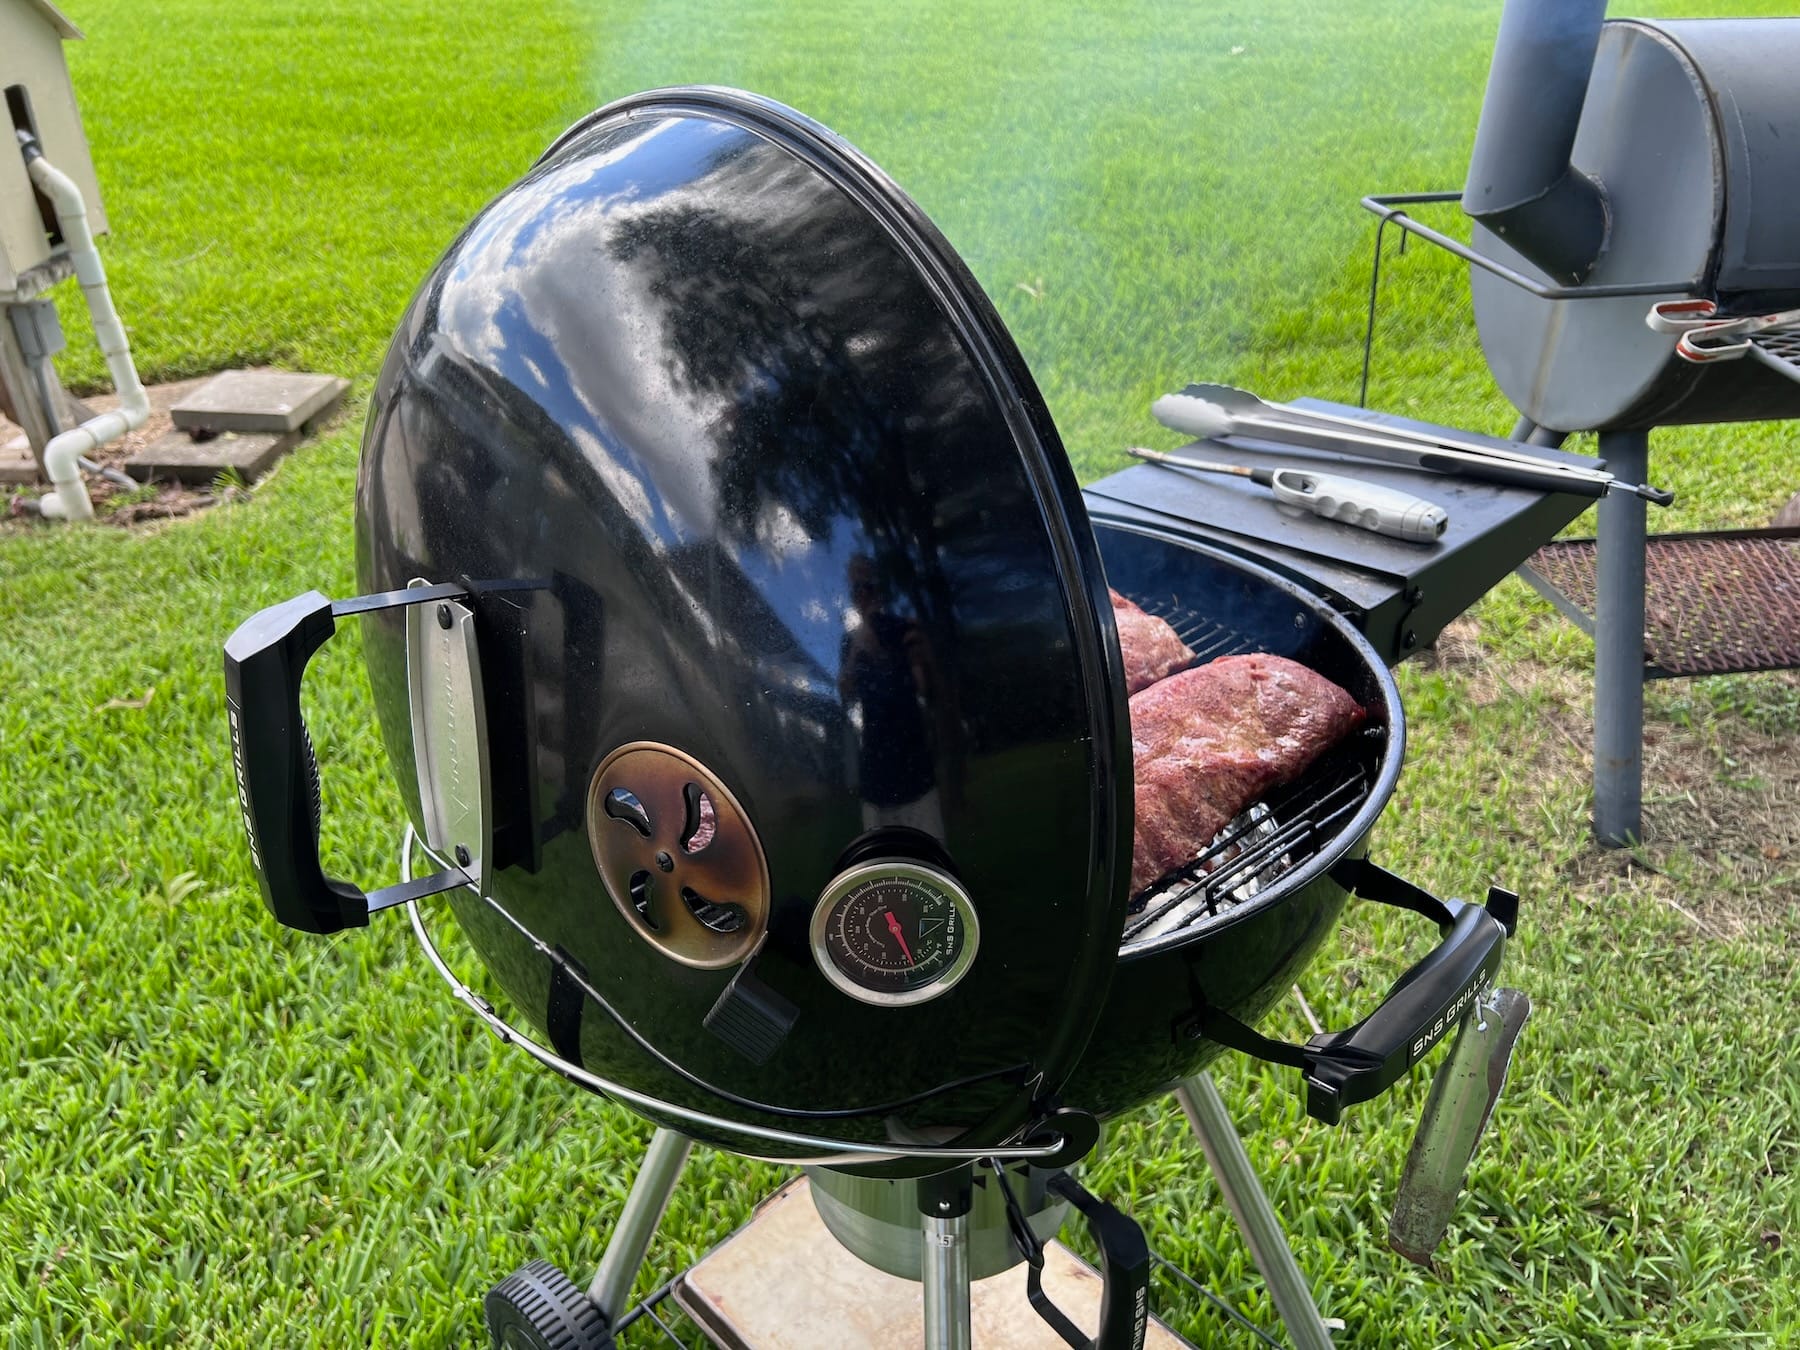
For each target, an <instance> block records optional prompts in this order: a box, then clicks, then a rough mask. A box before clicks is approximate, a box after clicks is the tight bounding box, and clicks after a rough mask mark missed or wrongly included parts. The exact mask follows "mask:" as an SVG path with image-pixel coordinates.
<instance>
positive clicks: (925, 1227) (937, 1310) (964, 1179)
mask: <svg viewBox="0 0 1800 1350" xmlns="http://www.w3.org/2000/svg"><path fill="white" fill-rule="evenodd" d="M973 1185H974V1169H973V1168H971V1167H960V1168H957V1169H956V1170H955V1171H952V1172H945V1173H943V1174H941V1175H939V1176H935V1177H927V1178H926V1179H925V1180H923V1181H921V1182H920V1183H919V1215H920V1240H921V1241H922V1242H923V1243H924V1252H923V1261H922V1276H923V1282H924V1285H925V1350H969V1206H970V1204H971V1202H972V1195H971V1188H972V1187H973Z"/></svg>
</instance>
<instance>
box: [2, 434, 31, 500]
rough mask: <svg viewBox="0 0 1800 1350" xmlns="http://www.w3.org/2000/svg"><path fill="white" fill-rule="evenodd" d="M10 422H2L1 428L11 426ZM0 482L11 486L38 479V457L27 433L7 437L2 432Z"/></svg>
mask: <svg viewBox="0 0 1800 1350" xmlns="http://www.w3.org/2000/svg"><path fill="white" fill-rule="evenodd" d="M11 425H12V424H11V423H10V422H0V428H3V427H10V426H11ZM0 442H4V443H3V444H0V484H5V485H7V486H9V487H13V486H18V485H19V484H23V483H35V482H37V481H38V465H37V457H36V456H35V455H33V454H32V453H31V442H30V441H28V440H26V439H25V433H24V432H22V431H21V432H20V433H19V434H18V435H17V436H16V437H7V436H5V435H4V433H3V432H0Z"/></svg>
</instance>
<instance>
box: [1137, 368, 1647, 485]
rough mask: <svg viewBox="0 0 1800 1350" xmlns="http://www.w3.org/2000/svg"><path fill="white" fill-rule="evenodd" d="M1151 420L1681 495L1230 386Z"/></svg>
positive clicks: (1192, 390) (1397, 460)
mask: <svg viewBox="0 0 1800 1350" xmlns="http://www.w3.org/2000/svg"><path fill="white" fill-rule="evenodd" d="M1150 412H1151V415H1152V416H1154V417H1155V418H1156V420H1157V421H1159V422H1161V423H1162V424H1163V425H1164V426H1165V427H1168V428H1169V429H1170V430H1171V431H1180V432H1184V433H1186V434H1187V435H1190V436H1196V437H1203V438H1204V437H1214V436H1232V435H1238V436H1255V437H1258V438H1260V439H1262V440H1267V441H1279V442H1281V443H1282V444H1284V445H1300V446H1306V447H1307V448H1309V449H1313V450H1335V451H1350V452H1353V453H1355V454H1357V455H1360V456H1362V457H1363V458H1365V459H1372V460H1380V461H1383V462H1385V463H1390V464H1405V465H1409V466H1411V467H1413V468H1418V469H1428V470H1430V471H1431V472H1433V473H1443V474H1455V475H1460V476H1462V477H1465V478H1480V479H1485V480H1487V481H1489V482H1496V483H1510V484H1513V485H1515V486H1518V487H1528V488H1536V489H1537V490H1539V491H1541V492H1566V493H1570V494H1572V495H1574V496H1578V497H1604V496H1605V495H1606V494H1607V493H1609V492H1630V493H1635V494H1636V495H1637V496H1639V497H1642V498H1643V499H1644V500H1645V501H1650V502H1655V503H1656V504H1657V505H1658V506H1667V505H1669V503H1671V502H1673V501H1674V500H1675V494H1674V493H1673V492H1669V491H1667V490H1665V489H1663V488H1655V487H1651V486H1650V485H1649V484H1648V483H1627V482H1625V481H1624V480H1622V479H1620V478H1616V477H1614V476H1613V475H1612V474H1610V473H1607V472H1606V471H1605V470H1603V469H1582V468H1576V467H1575V466H1574V465H1571V464H1555V463H1552V462H1550V461H1548V460H1545V459H1541V458H1539V457H1538V456H1536V455H1531V454H1527V453H1525V452H1524V451H1518V450H1507V449H1502V448H1500V447H1497V446H1491V445H1483V444H1481V443H1480V442H1478V441H1465V440H1460V439H1457V438H1454V437H1447V436H1437V435H1425V434H1423V433H1421V432H1416V431H1408V430H1405V429H1404V428H1400V427H1383V426H1374V425H1372V424H1370V423H1368V422H1363V421H1359V420H1357V419H1356V418H1352V417H1334V416H1332V415H1331V414H1330V413H1319V412H1309V411H1306V410H1305V409H1302V408H1293V407H1289V406H1288V405H1287V404H1284V403H1268V402H1265V401H1264V400H1262V399H1260V398H1258V397H1257V396H1256V395H1255V394H1252V393H1251V392H1249V391H1248V390H1246V389H1236V388H1233V387H1232V386H1231V385H1228V384H1190V385H1189V386H1188V387H1187V388H1186V389H1184V390H1182V391H1181V392H1180V393H1179V394H1165V395H1163V396H1162V397H1161V398H1159V399H1157V400H1156V402H1154V403H1152V404H1151V405H1150Z"/></svg>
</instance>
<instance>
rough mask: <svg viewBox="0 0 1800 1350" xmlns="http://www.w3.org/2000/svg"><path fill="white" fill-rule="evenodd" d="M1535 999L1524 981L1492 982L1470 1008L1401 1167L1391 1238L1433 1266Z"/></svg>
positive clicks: (1404, 1252) (1401, 1249) (1398, 1247)
mask: <svg viewBox="0 0 1800 1350" xmlns="http://www.w3.org/2000/svg"><path fill="white" fill-rule="evenodd" d="M1530 1016H1531V1000H1530V999H1529V998H1527V997H1526V996H1525V995H1524V994H1523V993H1521V992H1520V991H1519V990H1517V989H1493V990H1490V991H1489V992H1488V993H1487V994H1486V995H1484V996H1483V997H1482V998H1481V999H1480V1000H1479V1001H1478V1002H1477V1003H1476V1005H1475V1007H1473V1008H1472V1009H1470V1011H1469V1014H1468V1016H1467V1017H1465V1018H1464V1019H1463V1025H1462V1029H1461V1030H1460V1031H1459V1032H1458V1033H1457V1037H1456V1043H1455V1045H1454V1046H1452V1047H1451V1050H1450V1054H1449V1056H1448V1057H1447V1058H1446V1059H1445V1060H1444V1062H1443V1064H1442V1065H1440V1066H1439V1068H1438V1072H1437V1076H1436V1077H1435V1078H1434V1079H1433V1080H1432V1084H1431V1096H1430V1098H1429V1099H1428V1100H1427V1101H1426V1103H1425V1114H1424V1115H1423V1116H1422V1117H1421V1118H1420V1121H1419V1129H1418V1133H1417V1134H1415V1135H1414V1136H1413V1143H1412V1149H1411V1151H1410V1152H1409V1153H1408V1154H1407V1157H1406V1168H1405V1170H1404V1171H1403V1172H1402V1173H1401V1174H1400V1191H1399V1194H1398V1196H1397V1197H1396V1198H1395V1201H1394V1216H1393V1219H1392V1220H1391V1222H1390V1223H1389V1225H1388V1245H1389V1246H1390V1247H1392V1248H1393V1249H1394V1250H1395V1251H1397V1252H1399V1253H1400V1255H1402V1256H1404V1257H1405V1258H1406V1259H1407V1260H1409V1261H1413V1262H1416V1263H1417V1264H1419V1265H1421V1266H1425V1267H1427V1268H1429V1267H1430V1266H1431V1258H1432V1254H1433V1253H1434V1252H1435V1251H1436V1250H1437V1248H1438V1244H1439V1243H1440V1242H1442V1241H1443V1240H1444V1233H1445V1231H1446V1230H1447V1229H1448V1228H1449V1227H1450V1219H1451V1216H1452V1215H1453V1214H1454V1213H1455V1212H1456V1200H1457V1197H1458V1195H1459V1194H1461V1192H1462V1186H1463V1178H1464V1177H1465V1176H1466V1175H1467V1173H1468V1170H1469V1162H1470V1160H1471V1159H1472V1158H1473V1157H1474V1156H1475V1146H1476V1145H1477V1144H1478V1143H1479V1142H1480V1141H1481V1135H1482V1132H1483V1131H1484V1130H1485V1129H1486V1128H1487V1123H1488V1121H1489V1120H1490V1119H1491V1118H1492V1117H1493V1114H1494V1105H1495V1103H1496V1102H1498V1101H1499V1100H1500V1092H1501V1090H1502V1089H1503V1088H1504V1087H1505V1086H1506V1075H1507V1070H1508V1069H1509V1068H1510V1067H1511V1066H1512V1057H1513V1049H1514V1047H1515V1046H1516V1045H1517V1044H1518V1040H1519V1032H1520V1031H1521V1030H1523V1029H1524V1026H1525V1022H1526V1019H1527V1018H1529V1017H1530Z"/></svg>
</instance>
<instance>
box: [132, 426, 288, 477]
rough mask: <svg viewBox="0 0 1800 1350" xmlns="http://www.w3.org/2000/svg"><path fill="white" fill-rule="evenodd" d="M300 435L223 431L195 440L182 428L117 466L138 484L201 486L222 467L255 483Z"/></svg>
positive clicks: (139, 450) (140, 450)
mask: <svg viewBox="0 0 1800 1350" xmlns="http://www.w3.org/2000/svg"><path fill="white" fill-rule="evenodd" d="M300 437H301V433H300V432H299V431H281V432H273V431H261V432H257V431H252V432H237V431H226V432H222V433H221V434H219V435H217V436H213V437H210V438H209V439H207V440H204V441H197V440H195V439H194V438H193V437H192V436H190V435H188V434H187V432H185V431H171V432H168V433H167V434H166V435H163V436H159V437H157V438H156V439H155V440H154V441H152V442H150V443H149V444H148V445H146V446H144V447H142V448H141V449H137V450H133V451H132V452H131V453H130V454H129V455H127V456H126V457H125V459H124V460H123V461H122V463H121V464H120V467H121V468H123V469H124V470H125V472H126V473H128V474H130V475H131V476H132V477H133V478H135V479H137V480H138V482H140V483H147V482H149V481H150V480H151V479H152V478H156V479H159V480H162V481H164V482H167V481H169V480H171V479H173V480H174V481H175V482H178V483H188V484H193V485H204V484H208V483H211V482H212V481H213V479H215V478H217V477H218V476H219V474H220V473H221V472H222V471H223V470H225V469H236V470H237V471H238V474H239V476H240V477H242V478H243V480H244V481H245V482H246V483H254V482H255V481H256V480H257V479H258V478H260V477H261V476H262V475H263V474H264V473H266V472H268V470H269V468H270V466H271V465H273V464H274V463H275V461H276V460H278V459H280V458H281V457H282V456H283V455H285V454H286V453H287V452H288V451H289V450H292V449H293V448H294V447H295V446H296V445H297V444H299V442H300Z"/></svg>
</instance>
